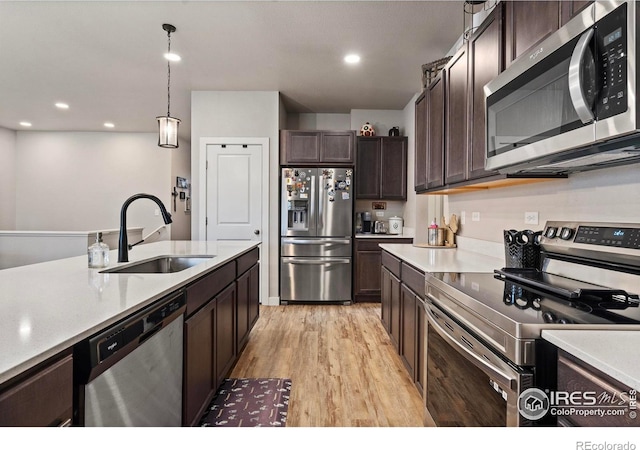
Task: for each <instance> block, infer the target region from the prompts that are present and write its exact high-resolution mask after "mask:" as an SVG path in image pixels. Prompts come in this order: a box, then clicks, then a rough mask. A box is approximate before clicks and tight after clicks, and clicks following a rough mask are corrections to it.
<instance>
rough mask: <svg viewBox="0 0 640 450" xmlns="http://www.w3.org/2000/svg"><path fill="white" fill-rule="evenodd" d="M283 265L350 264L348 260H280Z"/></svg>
mask: <svg viewBox="0 0 640 450" xmlns="http://www.w3.org/2000/svg"><path fill="white" fill-rule="evenodd" d="M282 263H283V264H301V265H324V264H350V263H351V259H350V258H322V259H313V258H282Z"/></svg>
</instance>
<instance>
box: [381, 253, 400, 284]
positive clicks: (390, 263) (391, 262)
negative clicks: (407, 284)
mask: <svg viewBox="0 0 640 450" xmlns="http://www.w3.org/2000/svg"><path fill="white" fill-rule="evenodd" d="M401 264H402V261H400V260H399V259H398V258H396V257H395V256H393V255H392V254H391V253H389V252H385V251H384V250H383V251H382V265H383V266H384V267H386V268H387V269H389V271H390V272H391V273H392V274H394V275H395V276H396V277H398V278H400V266H401Z"/></svg>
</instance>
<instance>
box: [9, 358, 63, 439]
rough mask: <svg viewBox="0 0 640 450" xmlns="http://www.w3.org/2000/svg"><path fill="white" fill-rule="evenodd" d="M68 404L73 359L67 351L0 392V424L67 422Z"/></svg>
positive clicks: (45, 424) (29, 425)
mask: <svg viewBox="0 0 640 450" xmlns="http://www.w3.org/2000/svg"><path fill="white" fill-rule="evenodd" d="M72 405H73V359H72V356H71V355H68V356H66V357H64V358H63V359H61V360H59V361H57V362H55V363H53V364H51V365H50V366H48V367H45V368H44V369H42V370H40V371H39V372H37V373H36V374H35V375H33V376H31V377H29V378H27V379H26V380H24V381H22V382H21V383H19V384H17V385H15V386H14V387H12V388H10V389H8V390H7V391H5V392H3V393H1V394H0V426H8V427H25V426H26V427H46V426H61V425H70V424H71V423H70V421H71V415H72ZM65 421H66V422H65Z"/></svg>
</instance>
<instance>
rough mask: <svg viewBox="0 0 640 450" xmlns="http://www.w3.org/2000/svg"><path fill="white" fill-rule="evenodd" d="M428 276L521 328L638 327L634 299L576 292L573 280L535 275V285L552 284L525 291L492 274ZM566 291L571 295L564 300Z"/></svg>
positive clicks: (639, 313) (583, 288)
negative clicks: (584, 325) (573, 325)
mask: <svg viewBox="0 0 640 450" xmlns="http://www.w3.org/2000/svg"><path fill="white" fill-rule="evenodd" d="M430 275H431V276H433V277H435V278H437V279H439V280H441V281H442V282H444V283H445V284H447V285H449V286H451V287H452V288H454V289H456V290H458V291H461V292H462V293H463V294H465V295H466V296H467V297H471V298H472V299H473V300H474V301H477V302H480V303H481V304H483V305H485V306H487V307H489V308H490V309H491V310H492V314H495V313H497V314H499V315H502V316H505V317H506V318H508V319H510V320H513V321H515V322H517V323H520V324H545V323H549V324H551V323H553V324H558V325H560V324H594V325H595V324H603V325H606V324H610V325H615V324H640V308H639V307H638V302H637V300H636V299H634V298H633V297H632V298H631V299H630V298H628V296H625V295H621V294H620V291H615V290H611V289H607V288H602V289H599V287H596V288H593V286H594V285H588V283H579V288H576V284H574V283H572V281H573V280H568V279H565V278H563V277H558V276H554V275H551V274H546V273H540V272H538V274H537V275H534V278H536V277H537V279H538V281H544V282H550V281H553V282H555V283H556V284H555V285H554V287H552V288H551V289H550V290H545V289H543V288H542V287H540V286H533V287H530V286H527V287H524V286H523V285H522V284H520V283H518V282H513V281H509V280H504V279H502V278H501V275H499V274H493V273H452V272H445V273H431V274H430ZM529 275H531V274H529ZM576 290H577V291H579V292H576ZM558 291H560V292H562V295H559V294H558ZM565 291H568V292H570V295H568V296H565V295H564V292H565ZM601 291H602V292H601ZM603 292H604V293H603ZM479 309H480V308H478V310H479Z"/></svg>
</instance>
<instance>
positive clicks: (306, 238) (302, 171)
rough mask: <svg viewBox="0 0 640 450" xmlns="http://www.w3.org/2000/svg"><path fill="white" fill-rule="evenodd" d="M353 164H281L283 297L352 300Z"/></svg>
mask: <svg viewBox="0 0 640 450" xmlns="http://www.w3.org/2000/svg"><path fill="white" fill-rule="evenodd" d="M354 186H355V185H354V184H353V169H350V168H294V167H287V168H283V169H282V174H281V192H280V196H281V201H280V222H281V228H280V301H281V303H283V304H287V303H289V302H342V303H347V302H351V278H352V273H351V245H352V242H351V236H352V234H353V226H352V220H353V189H354Z"/></svg>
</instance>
